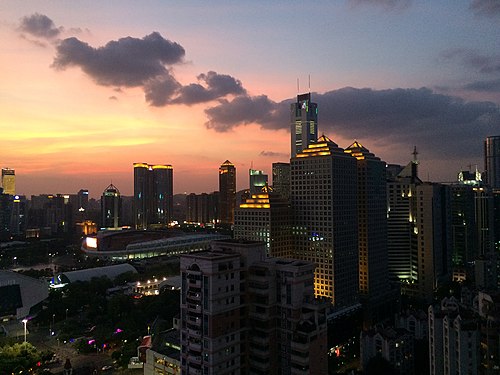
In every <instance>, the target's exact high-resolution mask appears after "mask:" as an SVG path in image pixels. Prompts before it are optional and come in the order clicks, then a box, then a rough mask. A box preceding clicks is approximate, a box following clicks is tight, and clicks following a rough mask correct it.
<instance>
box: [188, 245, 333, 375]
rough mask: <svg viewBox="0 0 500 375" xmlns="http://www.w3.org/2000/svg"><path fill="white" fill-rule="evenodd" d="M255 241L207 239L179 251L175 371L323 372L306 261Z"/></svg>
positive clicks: (318, 304)
mask: <svg viewBox="0 0 500 375" xmlns="http://www.w3.org/2000/svg"><path fill="white" fill-rule="evenodd" d="M265 252H266V250H265V245H264V243H262V242H254V241H241V240H227V241H214V242H213V243H212V248H211V250H209V251H202V252H197V253H193V254H186V255H182V256H181V276H182V288H181V368H182V373H183V374H210V375H211V374H217V375H225V374H272V375H274V374H276V375H277V374H318V375H319V374H326V373H327V360H326V353H327V340H326V339H327V335H326V334H327V331H326V329H327V327H326V307H327V304H326V303H325V302H324V301H320V300H316V299H315V298H314V292H313V270H314V264H313V263H311V262H304V261H298V260H285V259H278V258H266V254H265Z"/></svg>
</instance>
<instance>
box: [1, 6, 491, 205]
mask: <svg viewBox="0 0 500 375" xmlns="http://www.w3.org/2000/svg"><path fill="white" fill-rule="evenodd" d="M117 4H118V3H112V2H111V3H105V4H101V3H97V2H93V1H91V2H86V3H83V2H76V3H72V4H71V6H61V4H58V3H53V2H46V1H28V2H23V3H18V2H15V1H10V0H7V1H4V2H2V4H1V5H0V9H1V10H2V12H1V14H2V16H0V37H1V38H2V41H3V48H2V50H1V51H0V54H1V55H0V56H1V57H0V68H1V69H2V71H3V72H5V74H3V75H2V77H0V97H1V99H2V100H0V114H1V115H0V116H1V117H0V123H1V124H2V140H1V141H0V146H1V147H0V167H3V168H12V169H14V170H15V171H16V193H17V194H24V195H27V196H29V195H32V194H43V193H72V192H76V191H78V190H79V189H81V188H85V189H89V192H90V195H91V196H92V197H95V198H97V197H99V195H100V194H101V193H102V191H103V189H104V188H105V187H106V186H108V185H109V184H110V183H113V184H114V185H116V186H117V188H118V189H120V192H121V193H122V194H123V195H126V196H130V195H132V194H133V163H134V162H142V161H149V162H152V163H158V164H171V165H172V166H173V168H174V170H175V173H174V192H175V193H180V192H188V193H190V192H195V193H200V192H211V191H215V190H217V187H218V186H217V185H218V174H217V169H218V166H219V165H220V163H222V162H223V161H224V160H227V159H229V160H231V161H232V162H233V163H234V164H235V167H236V169H237V170H238V173H237V176H238V177H237V178H238V180H237V188H238V190H239V189H242V188H244V187H248V177H247V176H248V173H247V171H248V169H250V168H251V167H253V168H254V169H259V170H263V171H265V172H266V173H267V174H270V173H271V164H272V163H273V162H279V161H281V162H288V161H289V158H290V134H289V129H290V119H289V110H290V103H291V102H292V101H294V99H295V97H296V95H297V93H305V92H308V91H311V92H312V101H313V102H315V103H318V111H319V113H318V134H320V135H321V134H325V135H327V136H328V137H330V138H331V139H332V140H333V141H334V142H336V143H337V144H338V145H339V146H340V147H343V148H345V147H348V145H350V144H352V142H353V141H354V140H357V141H359V142H361V144H363V145H365V146H366V147H367V148H369V149H370V150H371V151H372V152H373V153H375V154H376V155H378V156H380V157H381V158H382V159H383V160H384V161H386V162H388V163H398V164H403V165H405V164H407V163H408V161H410V160H411V158H412V155H411V152H412V150H413V146H415V145H416V146H417V149H418V151H419V159H420V161H421V163H420V171H421V177H422V179H427V178H429V179H430V180H434V181H454V180H456V174H457V173H458V172H459V170H461V169H463V168H467V166H468V165H473V166H474V165H478V168H479V169H480V170H483V168H484V165H483V141H484V138H485V137H487V136H492V135H498V133H500V131H499V130H498V125H499V124H500V114H499V109H498V108H499V107H498V106H499V105H500V69H499V66H500V56H499V55H498V53H495V51H498V50H500V49H499V47H500V45H499V44H500V42H499V41H500V26H499V22H498V21H499V20H500V6H499V5H498V2H495V1H488V0H474V1H469V0H463V1H443V2H433V3H431V4H423V3H419V2H416V1H410V0H404V1H397V0H372V1H368V0H346V1H339V2H335V3H334V4H329V3H318V4H314V6H313V5H311V4H307V3H303V2H300V3H299V2H285V1H277V2H273V4H268V3H267V2H262V1H257V2H244V1H242V2H238V3H237V4H233V3H230V2H227V1H214V2H211V4H210V6H205V5H200V4H198V3H197V2H193V1H186V2H182V4H178V5H174V6H173V5H172V4H166V3H163V2H157V1H155V2H150V3H148V4H147V5H148V6H143V5H141V4H136V3H135V2H131V1H130V2H129V1H124V2H120V3H119V6H118V5H117ZM122 56H125V57H126V58H125V59H123V58H121V57H122ZM309 77H310V78H309ZM297 80H298V82H297ZM309 82H310V83H309ZM193 165H196V170H193V167H192V166H193Z"/></svg>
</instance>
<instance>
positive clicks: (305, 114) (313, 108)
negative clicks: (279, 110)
mask: <svg viewBox="0 0 500 375" xmlns="http://www.w3.org/2000/svg"><path fill="white" fill-rule="evenodd" d="M290 117H291V120H290V123H291V125H290V126H291V132H290V133H291V136H292V140H291V146H292V152H291V157H292V158H293V157H295V156H296V155H297V154H300V153H301V152H302V151H303V150H305V149H307V148H308V147H309V145H310V144H312V143H314V142H316V139H317V138H318V105H317V104H316V103H312V102H311V93H307V94H301V95H297V101H296V102H295V103H292V104H291V106H290Z"/></svg>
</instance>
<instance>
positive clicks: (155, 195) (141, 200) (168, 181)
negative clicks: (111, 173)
mask: <svg viewBox="0 0 500 375" xmlns="http://www.w3.org/2000/svg"><path fill="white" fill-rule="evenodd" d="M173 195H174V193H173V168H172V166H171V165H168V164H161V165H158V164H157V165H150V164H146V163H134V211H135V215H134V216H135V226H136V228H137V229H147V228H149V227H165V226H167V225H168V223H169V222H170V221H171V220H172V211H173Z"/></svg>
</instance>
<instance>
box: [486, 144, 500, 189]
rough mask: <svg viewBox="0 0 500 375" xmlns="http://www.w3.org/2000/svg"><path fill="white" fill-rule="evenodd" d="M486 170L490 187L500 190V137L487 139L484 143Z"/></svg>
mask: <svg viewBox="0 0 500 375" xmlns="http://www.w3.org/2000/svg"><path fill="white" fill-rule="evenodd" d="M484 169H485V172H486V180H485V181H486V183H487V184H488V186H489V187H490V188H492V189H494V190H500V135H496V136H491V137H487V138H486V139H485V141H484Z"/></svg>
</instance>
